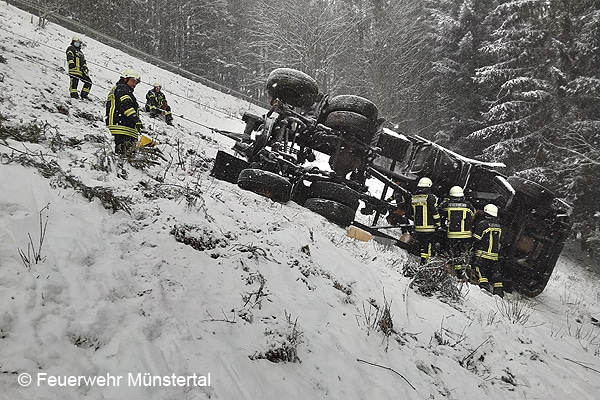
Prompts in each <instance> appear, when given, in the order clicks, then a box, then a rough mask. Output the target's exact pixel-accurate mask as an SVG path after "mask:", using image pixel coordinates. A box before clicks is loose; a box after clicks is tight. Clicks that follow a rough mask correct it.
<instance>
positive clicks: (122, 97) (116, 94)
mask: <svg viewBox="0 0 600 400" xmlns="http://www.w3.org/2000/svg"><path fill="white" fill-rule="evenodd" d="M141 125H142V123H141V121H140V117H139V106H138V102H137V100H136V98H135V96H134V95H133V89H132V88H131V87H130V86H129V85H127V83H125V80H123V79H121V80H119V82H117V85H116V86H115V87H113V88H112V89H111V91H110V93H109V94H108V98H107V99H106V126H107V127H108V130H109V131H110V133H111V134H113V135H127V136H131V137H134V138H136V139H137V137H138V131H139V129H140V128H141Z"/></svg>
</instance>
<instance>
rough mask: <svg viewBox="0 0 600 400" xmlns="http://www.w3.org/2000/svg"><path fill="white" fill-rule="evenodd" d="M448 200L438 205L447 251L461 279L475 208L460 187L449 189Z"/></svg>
mask: <svg viewBox="0 0 600 400" xmlns="http://www.w3.org/2000/svg"><path fill="white" fill-rule="evenodd" d="M449 194H450V198H449V199H446V200H445V201H444V202H442V204H441V205H440V209H441V210H442V213H441V217H442V222H443V225H444V226H445V228H446V240H447V249H448V253H449V255H450V257H452V259H453V260H454V272H455V273H456V276H457V277H458V278H459V279H463V278H464V276H465V274H464V269H463V267H464V265H463V262H462V261H463V257H464V255H465V254H467V252H468V251H469V249H470V247H471V236H472V233H471V226H472V225H471V224H472V219H473V215H474V214H475V208H474V207H473V205H472V204H471V202H470V201H468V200H466V199H465V194H464V192H463V189H462V188H461V187H460V186H452V187H451V188H450V193H449Z"/></svg>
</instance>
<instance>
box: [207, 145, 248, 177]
mask: <svg viewBox="0 0 600 400" xmlns="http://www.w3.org/2000/svg"><path fill="white" fill-rule="evenodd" d="M246 168H248V162H247V161H246V160H242V159H241V158H237V157H235V156H232V155H231V154H229V153H225V152H224V151H221V150H219V151H218V152H217V156H216V157H215V162H214V164H213V167H212V170H211V171H210V174H211V175H212V176H214V177H215V178H217V179H220V180H222V181H226V182H230V183H237V180H238V176H239V175H240V172H242V170H244V169H246Z"/></svg>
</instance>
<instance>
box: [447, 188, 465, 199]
mask: <svg viewBox="0 0 600 400" xmlns="http://www.w3.org/2000/svg"><path fill="white" fill-rule="evenodd" d="M464 196H465V193H464V192H463V190H462V188H461V187H460V186H452V187H451V188H450V197H464Z"/></svg>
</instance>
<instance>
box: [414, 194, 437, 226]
mask: <svg viewBox="0 0 600 400" xmlns="http://www.w3.org/2000/svg"><path fill="white" fill-rule="evenodd" d="M411 204H412V212H413V218H414V224H415V231H417V232H435V228H436V227H437V226H440V214H439V212H438V205H437V198H436V197H435V196H434V195H433V194H431V193H418V194H415V195H413V196H412V199H411Z"/></svg>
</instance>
